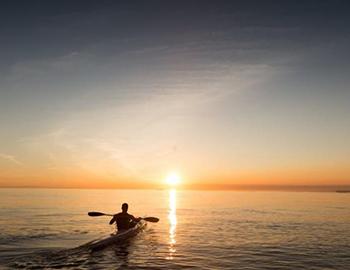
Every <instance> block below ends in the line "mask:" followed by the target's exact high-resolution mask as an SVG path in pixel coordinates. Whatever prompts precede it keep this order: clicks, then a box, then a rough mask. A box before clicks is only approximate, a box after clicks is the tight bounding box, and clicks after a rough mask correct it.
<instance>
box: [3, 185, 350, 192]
mask: <svg viewBox="0 0 350 270" xmlns="http://www.w3.org/2000/svg"><path fill="white" fill-rule="evenodd" d="M0 189H82V190H83V189H86V190H89V189H90V190H92V189H103V190H106V189H111V190H112V189H117V190H168V189H176V190H189V191H190V190H193V191H195V190H199V191H200V190H203V191H206V190H207V191H301V192H302V191H310V192H312V191H315V192H332V191H334V192H335V191H350V185H346V184H345V185H344V184H339V185H337V184H333V185H181V186H177V187H169V186H165V185H162V186H120V187H117V186H115V187H98V186H96V187H86V186H85V187H76V186H33V185H30V186H0Z"/></svg>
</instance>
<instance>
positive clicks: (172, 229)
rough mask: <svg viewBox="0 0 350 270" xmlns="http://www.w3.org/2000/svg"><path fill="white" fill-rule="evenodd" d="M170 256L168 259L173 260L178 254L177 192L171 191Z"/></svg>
mask: <svg viewBox="0 0 350 270" xmlns="http://www.w3.org/2000/svg"><path fill="white" fill-rule="evenodd" d="M168 220H169V242H168V243H169V254H168V257H167V259H168V260H172V259H173V256H174V254H175V252H176V249H175V244H176V224H177V218H176V190H175V189H172V190H169V214H168Z"/></svg>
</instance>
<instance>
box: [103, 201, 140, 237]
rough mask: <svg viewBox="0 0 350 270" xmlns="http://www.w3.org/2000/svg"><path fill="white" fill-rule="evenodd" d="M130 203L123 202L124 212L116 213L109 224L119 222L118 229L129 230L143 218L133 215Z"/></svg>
mask: <svg viewBox="0 0 350 270" xmlns="http://www.w3.org/2000/svg"><path fill="white" fill-rule="evenodd" d="M128 208H129V205H128V204H127V203H123V204H122V212H120V213H118V214H115V215H114V216H113V218H112V219H111V220H110V221H109V225H112V224H113V223H114V222H116V224H117V229H118V231H122V230H127V229H130V228H132V227H135V225H136V224H137V222H139V221H140V220H141V218H135V217H134V216H133V215H130V214H129V213H128Z"/></svg>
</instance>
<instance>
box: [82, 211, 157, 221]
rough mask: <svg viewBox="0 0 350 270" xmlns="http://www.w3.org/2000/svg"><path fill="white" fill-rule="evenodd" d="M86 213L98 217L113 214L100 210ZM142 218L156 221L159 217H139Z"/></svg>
mask: <svg viewBox="0 0 350 270" xmlns="http://www.w3.org/2000/svg"><path fill="white" fill-rule="evenodd" d="M88 215H89V216H90V217H100V216H110V217H113V216H114V215H111V214H105V213H101V212H89V213H88ZM141 219H143V220H146V221H148V222H154V223H155V222H158V221H159V218H156V217H144V218H141Z"/></svg>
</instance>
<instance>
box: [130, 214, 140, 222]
mask: <svg viewBox="0 0 350 270" xmlns="http://www.w3.org/2000/svg"><path fill="white" fill-rule="evenodd" d="M130 218H131V220H132V221H134V222H139V221H140V220H141V218H140V217H138V218H135V217H134V216H133V215H130Z"/></svg>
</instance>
